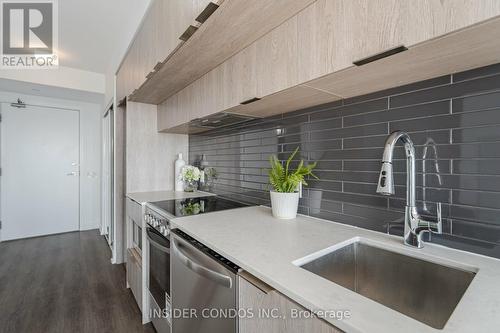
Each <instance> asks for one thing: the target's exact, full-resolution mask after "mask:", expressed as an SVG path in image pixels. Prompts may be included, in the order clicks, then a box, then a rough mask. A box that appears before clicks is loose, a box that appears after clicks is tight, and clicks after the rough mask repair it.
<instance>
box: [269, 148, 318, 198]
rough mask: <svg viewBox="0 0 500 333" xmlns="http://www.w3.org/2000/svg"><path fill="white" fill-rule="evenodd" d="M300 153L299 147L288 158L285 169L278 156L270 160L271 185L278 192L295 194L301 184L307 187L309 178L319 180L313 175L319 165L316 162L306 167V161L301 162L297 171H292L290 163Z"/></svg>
mask: <svg viewBox="0 0 500 333" xmlns="http://www.w3.org/2000/svg"><path fill="white" fill-rule="evenodd" d="M298 152H299V147H297V148H296V149H295V150H294V152H293V153H292V154H291V155H290V156H289V157H288V159H287V160H286V163H285V167H283V164H282V163H281V161H280V160H279V159H278V157H277V156H276V155H273V156H271V157H270V158H269V164H270V165H271V169H270V170H269V184H270V185H271V186H272V187H273V189H274V190H275V191H276V192H285V193H293V192H295V191H296V190H297V188H298V186H299V184H300V183H302V184H303V185H307V182H306V181H305V178H306V177H307V176H311V177H313V178H316V179H319V178H318V177H317V176H316V175H314V174H313V173H312V170H313V169H314V168H315V167H316V165H317V163H316V162H314V163H311V164H308V165H304V160H300V162H299V165H298V166H297V168H296V169H295V170H290V163H291V162H292V160H293V159H294V157H295V156H296V155H297V153H298Z"/></svg>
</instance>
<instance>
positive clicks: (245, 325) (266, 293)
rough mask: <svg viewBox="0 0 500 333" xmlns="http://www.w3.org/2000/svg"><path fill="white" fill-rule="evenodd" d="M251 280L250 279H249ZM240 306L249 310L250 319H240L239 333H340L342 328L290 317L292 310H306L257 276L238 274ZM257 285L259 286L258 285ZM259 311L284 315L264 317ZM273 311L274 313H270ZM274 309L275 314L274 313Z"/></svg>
mask: <svg viewBox="0 0 500 333" xmlns="http://www.w3.org/2000/svg"><path fill="white" fill-rule="evenodd" d="M250 280H251V282H249V281H250ZM238 282H239V307H240V309H246V310H248V309H251V310H252V311H253V314H254V316H253V318H250V316H248V317H246V318H245V317H244V318H241V319H240V320H239V332H240V333H263V332H273V333H304V332H314V333H340V332H341V331H340V330H338V329H337V328H335V327H334V326H332V325H330V324H328V323H327V322H325V321H323V320H322V319H318V318H291V313H292V311H294V312H295V311H297V312H298V311H302V313H304V312H306V311H307V310H306V309H305V308H303V307H302V306H300V305H299V304H297V303H295V302H293V301H292V300H290V299H289V298H287V297H286V296H284V295H282V294H280V293H279V292H277V291H276V290H273V289H272V288H271V287H269V286H267V285H265V284H264V283H262V282H260V281H259V280H257V279H256V278H253V277H250V279H248V280H247V278H242V277H239V281H238ZM257 285H258V286H257ZM259 310H261V311H262V312H261V314H262V313H266V312H265V311H267V313H269V314H272V315H274V316H275V315H283V317H284V318H264V317H265V316H264V315H259ZM271 311H273V312H271ZM276 311H277V312H278V313H276Z"/></svg>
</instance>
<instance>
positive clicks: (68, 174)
mask: <svg viewBox="0 0 500 333" xmlns="http://www.w3.org/2000/svg"><path fill="white" fill-rule="evenodd" d="M77 175H78V172H74V171H73V172H68V173H67V174H66V176H77Z"/></svg>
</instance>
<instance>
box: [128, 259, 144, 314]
mask: <svg viewBox="0 0 500 333" xmlns="http://www.w3.org/2000/svg"><path fill="white" fill-rule="evenodd" d="M127 283H128V285H129V287H130V290H131V291H132V294H133V295H134V298H135V301H136V302H137V305H138V306H139V309H140V310H141V311H142V259H141V257H140V255H139V253H137V251H136V250H135V249H128V250H127Z"/></svg>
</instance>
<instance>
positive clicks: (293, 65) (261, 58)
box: [255, 16, 298, 98]
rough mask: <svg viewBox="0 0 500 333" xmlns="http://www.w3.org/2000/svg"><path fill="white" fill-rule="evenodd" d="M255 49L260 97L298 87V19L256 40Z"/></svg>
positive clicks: (285, 23) (293, 18) (288, 21)
mask: <svg viewBox="0 0 500 333" xmlns="http://www.w3.org/2000/svg"><path fill="white" fill-rule="evenodd" d="M255 48H256V52H257V61H256V81H257V96H258V97H260V98H262V97H264V96H267V95H271V94H273V93H275V92H278V91H281V90H284V89H286V88H290V87H293V86H295V85H297V84H298V53H297V51H298V44H297V17H296V16H294V17H292V18H290V19H289V20H287V21H286V22H284V23H283V24H282V25H280V26H279V27H277V28H275V29H274V30H272V31H271V32H269V33H268V34H266V35H265V36H263V37H262V38H260V39H259V40H257V41H256V42H255Z"/></svg>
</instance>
